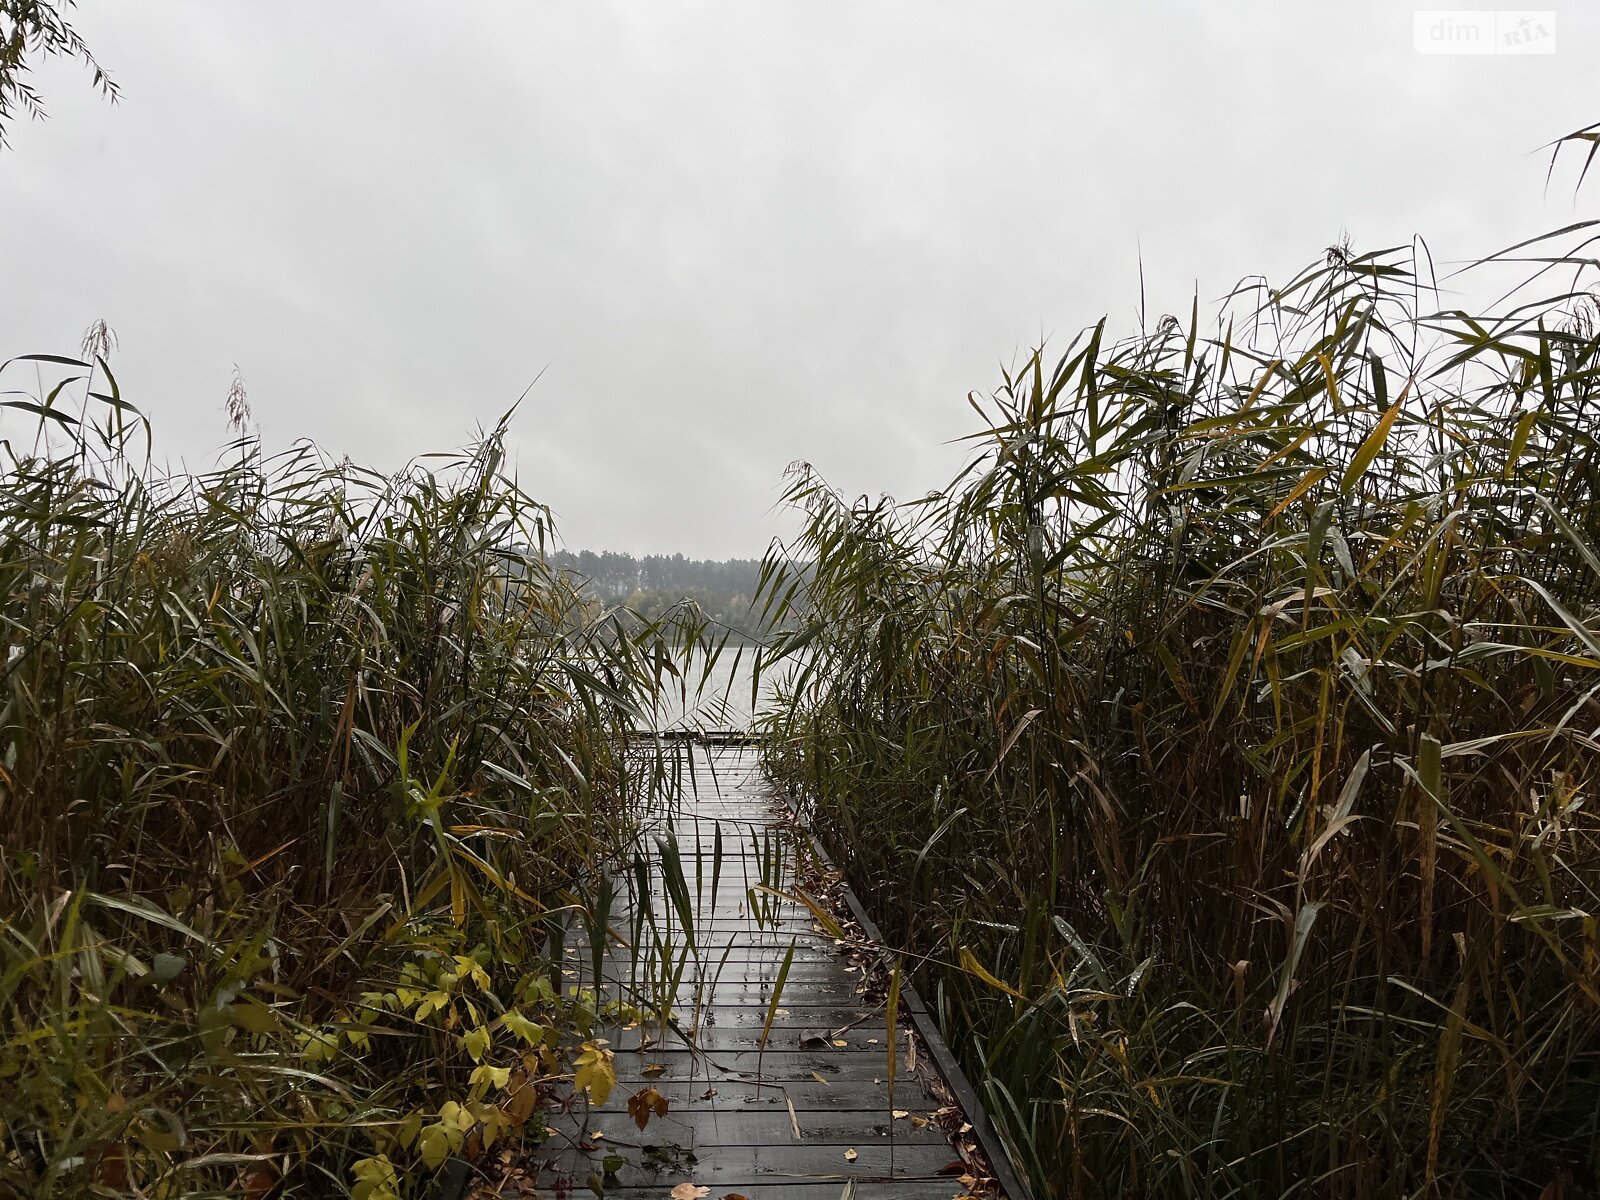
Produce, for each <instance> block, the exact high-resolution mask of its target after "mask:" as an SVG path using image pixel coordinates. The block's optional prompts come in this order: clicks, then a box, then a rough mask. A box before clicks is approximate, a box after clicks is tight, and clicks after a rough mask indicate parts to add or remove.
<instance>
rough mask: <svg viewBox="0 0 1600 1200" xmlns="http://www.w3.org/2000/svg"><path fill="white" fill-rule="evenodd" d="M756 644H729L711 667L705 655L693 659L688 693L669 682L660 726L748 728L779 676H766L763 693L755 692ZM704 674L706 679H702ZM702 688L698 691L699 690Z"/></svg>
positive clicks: (686, 673)
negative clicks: (706, 663)
mask: <svg viewBox="0 0 1600 1200" xmlns="http://www.w3.org/2000/svg"><path fill="white" fill-rule="evenodd" d="M755 653H756V652H755V648H754V647H753V646H747V647H745V648H744V650H743V652H742V653H741V652H739V651H738V650H737V649H736V648H735V647H732V646H730V647H728V648H727V649H726V650H724V651H723V652H722V653H721V654H720V655H718V656H717V658H716V661H714V662H712V663H711V665H710V667H709V669H708V668H707V667H706V665H705V660H704V658H701V657H696V658H695V659H693V660H691V663H690V666H689V669H688V670H687V671H685V672H684V679H685V683H686V684H687V687H688V695H687V696H683V695H682V694H680V693H679V692H678V691H677V690H676V689H675V688H674V687H672V686H669V687H668V689H667V691H668V693H669V694H667V695H664V696H663V697H662V701H661V705H660V708H659V710H658V715H657V727H658V728H660V729H744V728H746V727H747V726H748V725H749V724H750V719H751V717H752V716H753V715H754V713H755V711H756V709H757V708H758V707H759V706H760V705H761V704H764V703H765V702H766V701H767V700H768V699H770V698H771V696H772V692H773V685H774V682H775V677H774V676H773V675H772V674H767V675H765V676H764V677H763V678H762V681H761V688H760V691H759V693H757V694H755V695H752V692H751V688H752V684H753V682H754V679H755V671H754V668H755ZM702 675H703V676H704V681H703V682H702ZM697 689H698V693H697Z"/></svg>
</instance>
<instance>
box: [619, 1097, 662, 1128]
mask: <svg viewBox="0 0 1600 1200" xmlns="http://www.w3.org/2000/svg"><path fill="white" fill-rule="evenodd" d="M628 1115H629V1116H630V1117H632V1118H633V1123H634V1124H635V1125H637V1126H638V1127H639V1128H640V1129H641V1130H642V1129H643V1128H644V1127H645V1126H646V1125H648V1124H650V1118H651V1117H664V1116H666V1115H667V1098H666V1097H665V1096H663V1095H662V1094H661V1093H660V1092H658V1091H656V1089H655V1088H653V1087H643V1088H640V1089H639V1090H638V1091H637V1092H635V1093H634V1094H633V1095H631V1096H629V1097H628Z"/></svg>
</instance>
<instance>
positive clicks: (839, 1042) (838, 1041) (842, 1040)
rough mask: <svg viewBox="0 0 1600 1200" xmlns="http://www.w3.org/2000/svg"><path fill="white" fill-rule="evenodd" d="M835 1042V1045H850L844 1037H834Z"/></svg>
mask: <svg viewBox="0 0 1600 1200" xmlns="http://www.w3.org/2000/svg"><path fill="white" fill-rule="evenodd" d="M833 1044H834V1045H835V1046H848V1045H849V1044H850V1043H849V1042H847V1041H845V1040H844V1039H843V1038H834V1039H833Z"/></svg>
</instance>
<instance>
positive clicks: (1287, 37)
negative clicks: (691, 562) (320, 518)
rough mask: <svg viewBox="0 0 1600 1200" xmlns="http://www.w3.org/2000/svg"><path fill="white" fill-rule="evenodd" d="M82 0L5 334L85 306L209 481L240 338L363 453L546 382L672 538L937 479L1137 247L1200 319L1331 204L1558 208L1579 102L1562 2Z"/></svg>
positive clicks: (1370, 213)
mask: <svg viewBox="0 0 1600 1200" xmlns="http://www.w3.org/2000/svg"><path fill="white" fill-rule="evenodd" d="M76 20H77V24H78V27H79V29H80V31H81V32H82V33H83V35H84V36H85V38H86V39H87V40H88V41H89V43H90V45H91V46H92V48H93V49H94V50H95V52H96V54H97V55H98V56H99V58H100V60H101V61H102V62H103V63H104V64H105V65H106V66H107V67H108V68H110V69H111V71H112V73H113V75H114V77H115V78H116V80H117V81H118V83H119V84H120V85H121V87H122V91H123V99H122V102H121V103H120V104H118V105H116V106H115V107H111V106H108V105H107V104H106V103H105V102H104V101H103V100H102V99H101V98H100V97H99V96H98V95H96V94H95V93H93V92H92V91H91V90H90V87H89V80H88V77H87V75H86V74H85V73H83V72H82V71H81V70H79V69H77V68H76V67H68V66H65V65H62V66H53V67H51V68H50V69H48V70H43V71H41V72H40V73H39V75H38V77H37V80H36V82H37V83H38V86H39V87H40V89H41V90H42V92H43V94H44V99H45V102H46V105H47V107H48V108H49V110H50V113H51V116H50V119H49V120H48V121H46V122H42V123H28V124H18V125H16V126H15V127H14V128H13V130H12V143H13V149H12V150H11V151H9V152H6V153H4V154H0V357H9V356H11V355H14V354H19V353H29V352H40V351H43V352H55V353H73V352H75V351H76V348H77V345H78V342H79V338H80V335H81V334H82V331H83V329H84V327H85V326H86V325H87V324H88V323H89V322H91V321H93V320H95V319H96V318H101V317H103V318H104V319H106V320H107V321H108V322H110V324H111V325H112V326H113V328H114V329H115V330H116V332H117V333H118V335H119V336H120V339H121V346H120V349H119V351H118V352H117V355H116V357H115V358H114V360H113V365H114V367H115V368H116V369H117V372H118V378H119V381H120V383H121V386H122V389H123V392H124V395H126V396H127V397H128V398H129V399H131V400H132V401H133V402H134V403H136V404H138V405H139V406H140V407H142V408H143V409H144V410H145V411H146V412H148V413H149V414H150V415H151V416H152V418H153V420H154V422H155V430H156V438H157V445H158V451H159V452H161V453H164V454H165V455H167V456H170V457H171V458H173V459H175V460H176V459H180V458H181V459H183V460H185V461H187V462H188V463H189V464H190V465H193V466H203V465H209V464H210V463H211V462H212V461H213V459H214V454H215V450H216V448H217V447H218V446H220V445H221V444H222V443H223V442H224V441H225V440H226V437H227V433H226V428H225V418H224V412H223V402H224V397H225V396H226V394H227V391H228V385H229V382H230V380H231V378H232V375H233V369H234V364H238V368H239V370H240V372H241V374H242V376H243V378H244V380H245V382H246V385H247V386H248V389H249V395H250V400H251V403H252V405H253V407H254V410H255V415H256V419H257V421H258V423H259V425H260V427H261V430H262V433H263V436H264V437H265V439H266V441H267V444H268V446H269V448H278V447H282V446H285V445H287V444H289V443H290V442H292V441H293V440H294V439H297V438H302V437H310V438H313V439H315V440H316V441H317V442H319V443H321V444H322V445H323V446H325V447H326V448H327V449H328V450H330V451H331V452H333V453H336V454H349V455H350V456H351V457H353V458H356V459H358V460H360V461H363V462H366V463H369V464H372V465H374V466H378V467H382V468H385V469H389V468H392V467H395V466H397V465H399V463H400V462H402V461H403V460H404V459H406V458H407V457H409V456H411V455H414V454H417V453H421V452H424V451H429V450H435V449H441V448H450V447H454V446H456V445H459V444H461V443H462V442H463V441H465V440H467V439H468V437H469V436H470V434H471V432H472V430H473V428H474V427H475V426H476V425H477V424H479V423H482V422H490V421H492V420H494V418H495V417H497V416H498V415H499V414H500V413H501V412H502V411H504V410H505V409H506V408H508V407H509V406H510V405H511V404H512V402H513V401H515V400H516V398H517V396H518V395H519V394H521V393H522V391H523V390H524V388H525V387H527V385H528V384H529V382H530V381H532V380H533V378H534V377H535V376H536V375H538V374H539V372H540V371H543V372H544V374H543V377H542V378H541V379H540V380H539V382H538V384H537V386H535V387H534V388H533V390H532V391H531V393H530V394H529V396H528V399H527V400H526V401H525V402H524V404H523V406H522V409H521V411H520V414H519V416H518V418H517V421H516V424H515V426H514V430H515V434H514V438H513V449H514V452H515V455H516V460H517V464H518V469H519V472H520V475H521V478H522V480H523V482H524V484H525V486H527V487H528V488H529V490H531V491H533V492H534V493H535V494H536V495H538V496H539V497H540V498H542V499H544V500H546V501H547V502H549V503H550V504H551V505H552V506H553V507H554V508H555V510H556V515H557V520H558V522H559V524H560V526H561V529H562V532H563V534H564V537H565V540H566V542H567V544H568V545H570V546H572V547H574V548H594V549H604V548H609V549H618V550H629V551H634V552H643V551H666V552H672V551H682V552H684V553H686V554H690V555H694V556H718V557H722V556H732V555H741V556H744V555H749V556H754V555H758V554H760V553H761V551H762V550H763V549H764V547H765V545H766V543H767V541H768V539H769V538H770V537H772V536H773V535H774V534H780V533H784V532H787V531H788V530H789V529H791V528H792V521H791V519H790V518H788V517H786V516H785V515H784V514H783V513H781V512H779V511H777V510H776V509H775V507H774V506H775V504H776V501H777V498H778V495H779V492H780V489H781V486H782V480H783V472H784V468H785V466H786V465H787V464H788V463H790V462H792V461H794V460H797V459H804V460H807V461H810V462H812V463H815V464H816V465H817V466H818V467H819V468H821V470H822V471H823V472H824V473H825V474H826V475H827V476H829V477H830V478H831V479H832V480H833V481H834V482H835V483H836V484H837V485H838V486H840V487H841V488H844V489H845V490H847V491H849V492H852V493H854V492H871V493H878V492H885V491H886V492H890V493H892V494H895V495H899V496H902V497H910V496H915V495H918V494H921V493H923V492H925V491H927V490H928V489H929V488H931V487H933V486H936V485H938V484H939V483H941V482H943V481H944V479H945V478H946V476H947V475H948V474H949V473H950V471H951V470H952V469H953V468H954V467H955V466H956V465H957V463H958V461H959V458H960V455H961V451H960V449H959V448H957V447H954V446H952V445H951V444H950V442H951V439H953V438H956V437H959V436H960V435H962V434H964V433H967V432H969V431H970V429H971V427H972V425H973V415H972V413H971V411H970V409H968V408H967V405H966V403H965V399H964V397H965V395H966V393H967V392H968V391H969V390H972V389H979V390H981V391H985V392H987V391H989V390H991V389H992V388H993V386H994V385H995V384H996V383H997V381H998V377H999V368H1000V365H1001V364H1003V363H1010V362H1012V361H1014V359H1015V358H1016V357H1017V356H1018V355H1019V354H1021V353H1025V352H1026V350H1027V348H1028V347H1029V346H1031V345H1032V344H1034V343H1036V342H1037V341H1038V340H1039V339H1040V337H1041V336H1045V337H1054V338H1060V339H1063V340H1064V339H1065V338H1066V337H1068V336H1070V334H1071V332H1072V331H1073V330H1076V329H1077V328H1079V327H1080V326H1082V325H1084V324H1087V323H1090V322H1092V321H1094V320H1095V319H1097V318H1098V317H1099V316H1100V315H1101V314H1103V313H1110V314H1111V317H1112V326H1113V329H1115V330H1119V331H1126V330H1128V329H1129V328H1131V327H1132V326H1133V325H1134V322H1135V308H1136V304H1137V300H1138V286H1139V275H1138V272H1139V263H1140V259H1141V256H1142V259H1143V264H1144V272H1145V279H1146V286H1147V291H1148V295H1149V306H1150V309H1151V311H1152V313H1153V314H1159V313H1161V312H1164V311H1178V312H1185V313H1186V312H1187V310H1188V307H1189V299H1190V296H1191V294H1192V292H1193V290H1194V289H1195V288H1196V287H1198V289H1199V292H1200V295H1201V298H1202V301H1204V300H1206V299H1210V298H1214V297H1216V296H1218V295H1220V294H1221V293H1222V292H1224V291H1226V290H1227V289H1228V288H1229V287H1230V286H1231V285H1232V284H1233V283H1234V282H1235V281H1236V280H1237V279H1238V278H1239V277H1240V276H1243V275H1245V274H1249V273H1254V272H1265V273H1267V274H1268V275H1270V276H1273V277H1276V278H1279V279H1282V278H1284V277H1285V276H1286V275H1287V273H1288V272H1290V271H1291V270H1293V269H1294V268H1296V267H1298V266H1300V265H1302V264H1303V263H1304V262H1306V261H1308V260H1310V259H1312V258H1314V257H1316V256H1318V255H1319V254H1320V253H1321V251H1322V250H1323V248H1324V247H1326V246H1327V245H1329V244H1330V243H1332V242H1334V241H1335V240H1337V239H1338V237H1339V235H1340V233H1341V231H1344V230H1348V231H1349V233H1350V235H1351V236H1352V238H1353V239H1354V241H1355V244H1356V246H1357V248H1358V249H1372V248H1377V247H1378V246H1381V245H1387V244H1391V243H1395V242H1402V241H1405V240H1406V239H1408V238H1409V237H1410V236H1411V235H1412V234H1413V233H1418V232H1420V233H1422V234H1424V235H1425V236H1426V237H1427V239H1428V241H1429V243H1430V245H1431V246H1432V248H1433V250H1434V253H1435V255H1436V256H1437V257H1439V258H1441V259H1446V260H1448V259H1461V258H1466V257H1469V256H1472V255H1475V254H1481V253H1484V252H1487V251H1490V250H1494V249H1498V248H1500V247H1501V246H1503V245H1505V244H1508V243H1509V242H1511V241H1514V240H1517V239H1518V238H1520V237H1522V236H1526V235H1529V234H1532V233H1535V232H1539V231H1541V230H1543V229H1546V228H1548V227H1551V226H1554V225H1556V224H1560V223H1564V222H1566V221H1569V220H1572V219H1574V216H1575V209H1574V203H1573V199H1572V193H1571V189H1570V187H1562V188H1552V189H1551V190H1550V192H1549V194H1548V195H1546V193H1545V189H1544V170H1545V164H1546V159H1545V157H1544V156H1543V155H1542V154H1541V153H1540V152H1539V151H1538V147H1539V146H1540V145H1542V144H1543V143H1545V142H1547V141H1549V140H1550V139H1551V138H1553V137H1555V136H1557V135H1559V134H1562V133H1565V132H1567V131H1569V130H1571V129H1573V128H1575V127H1578V126H1581V125H1586V124H1589V123H1591V122H1594V121H1597V120H1600V93H1596V91H1595V90H1594V88H1593V87H1592V83H1593V79H1594V78H1595V72H1596V68H1597V66H1600V6H1596V5H1595V4H1593V3H1591V2H1590V0H1584V2H1583V3H1581V4H1580V3H1572V2H1571V0H1568V3H1567V4H1566V5H1565V6H1564V7H1562V8H1560V9H1558V10H1557V21H1558V24H1557V25H1556V29H1555V34H1556V38H1557V53H1556V54H1554V55H1553V56H1530V57H1511V56H1424V55H1420V54H1418V53H1417V52H1416V51H1415V50H1414V49H1413V44H1412V25H1413V18H1412V9H1411V8H1410V7H1409V6H1403V5H1400V4H1391V3H1382V4H1371V3H1359V2H1358V3H1351V2H1349V0H1338V2H1337V3H1300V2H1296V3H1284V2H1282V0H1276V2H1274V3H1262V4H1242V3H1228V2H1224V0H1205V2H1204V3H1192V4H1191V3H1183V2H1180V0H1165V2H1163V3H1153V2H1148V0H1147V2H1144V3H1109V2H1101V3H1095V4H1092V5H1090V4H1077V3H1065V2H1063V0H1053V2H1049V3H1039V4H1004V3H995V2H993V0H983V2H982V3H979V2H977V0H967V2H965V3H960V4H956V3H939V2H930V0H916V2H915V3H881V2H876V0H851V2H849V3H844V2H832V0H804V2H798V0H795V2H783V3H779V2H773V0H723V2H721V3H671V2H664V0H636V2H634V3H629V4H610V3H600V2H598V0H582V2H581V3H580V2H578V0H572V2H570V3H562V4H554V3H551V4H544V3H533V2H531V0H518V2H516V3H495V4H491V3H483V2H480V0H462V2H460V3H451V4H443V3H437V2H434V3H400V2H396V0H383V2H382V3H377V2H370V3H357V2H355V0H340V2H328V3H310V2H309V0H308V2H302V3H275V4H265V3H250V4H247V3H243V2H242V0H236V2H223V0H190V2H188V3H172V2H168V0H140V2H139V3H137V4H128V3H125V2H120V3H119V2H112V0H83V3H82V4H81V6H80V8H79V9H78V11H77V18H76ZM1586 85H1589V86H1586ZM1588 207H1590V208H1592V207H1593V205H1592V203H1590V204H1588ZM8 382H9V384H10V386H18V385H19V381H17V380H16V379H13V378H11V377H9V376H8ZM21 382H22V383H31V380H24V381H21ZM0 386H3V384H0Z"/></svg>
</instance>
